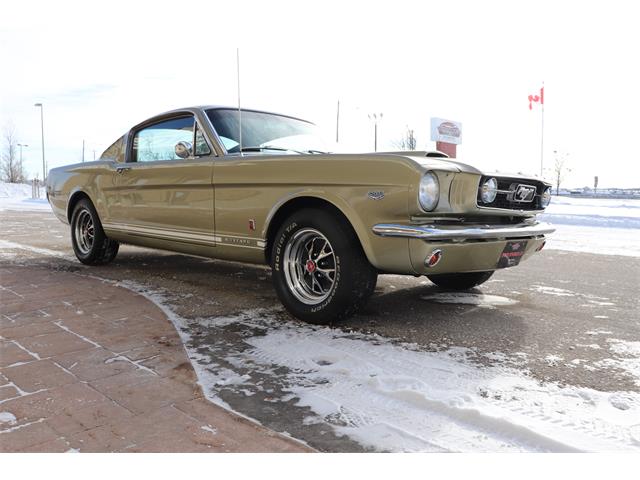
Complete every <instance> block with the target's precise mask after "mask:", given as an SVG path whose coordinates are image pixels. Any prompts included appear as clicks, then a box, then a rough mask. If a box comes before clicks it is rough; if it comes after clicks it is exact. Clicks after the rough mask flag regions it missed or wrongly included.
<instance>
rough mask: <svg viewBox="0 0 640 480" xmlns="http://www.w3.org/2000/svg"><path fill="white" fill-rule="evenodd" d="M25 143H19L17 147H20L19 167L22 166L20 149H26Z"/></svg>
mask: <svg viewBox="0 0 640 480" xmlns="http://www.w3.org/2000/svg"><path fill="white" fill-rule="evenodd" d="M28 146H29V145H27V144H26V143H19V144H18V147H20V165H22V147H28Z"/></svg>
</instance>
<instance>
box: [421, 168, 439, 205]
mask: <svg viewBox="0 0 640 480" xmlns="http://www.w3.org/2000/svg"><path fill="white" fill-rule="evenodd" d="M439 201H440V181H439V180H438V176H437V175H436V174H435V172H433V171H431V170H430V171H428V172H426V173H425V174H424V175H423V176H422V178H421V179H420V187H419V188H418V203H419V204H420V208H422V210H424V211H425V212H432V211H433V210H435V208H436V207H437V206H438V202H439Z"/></svg>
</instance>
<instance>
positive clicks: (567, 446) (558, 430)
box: [0, 241, 640, 452]
mask: <svg viewBox="0 0 640 480" xmlns="http://www.w3.org/2000/svg"><path fill="white" fill-rule="evenodd" d="M4 248H7V249H27V250H31V251H34V252H35V253H48V251H46V250H44V249H35V248H34V247H28V246H22V245H19V244H15V243H12V242H6V241H4V242H2V243H0V251H1V250H3V249H4ZM0 253H2V252H0ZM2 255H4V253H2ZM103 281H107V280H103ZM108 282H110V283H116V284H118V285H120V286H123V287H125V288H128V289H130V290H132V291H135V292H138V293H140V294H142V295H144V296H145V297H146V298H148V299H149V300H151V301H152V302H154V303H155V304H157V305H158V306H159V307H160V308H161V309H162V310H163V311H164V312H165V314H166V315H167V316H168V318H169V319H170V320H171V321H172V322H173V323H174V325H175V327H176V329H177V331H178V333H179V334H180V336H181V339H182V341H183V343H184V345H185V348H186V350H187V353H188V356H189V358H190V360H191V363H192V365H193V367H194V369H195V371H196V374H197V376H198V382H199V384H200V385H201V386H202V389H203V392H204V394H205V395H206V396H207V398H208V399H209V400H211V401H212V402H214V403H216V404H219V405H221V406H224V407H226V408H230V405H229V404H228V403H227V402H225V401H224V400H223V399H222V393H223V392H225V391H226V392H229V391H233V392H236V393H238V392H239V393H243V394H245V395H253V394H255V392H256V391H260V389H262V388H263V387H262V386H261V385H260V383H259V381H257V380H256V379H257V378H260V377H266V376H268V377H269V378H271V379H275V381H276V382H277V383H279V384H281V385H282V387H281V390H280V392H281V393H277V395H279V397H276V398H275V399H274V400H273V401H279V402H287V401H292V402H294V403H295V404H296V405H297V406H299V407H305V408H307V409H309V411H310V414H309V415H308V416H307V418H306V419H305V425H310V424H313V423H320V422H321V423H324V424H327V425H330V426H331V427H332V428H333V429H334V430H335V431H336V432H337V433H338V434H340V435H346V436H347V437H348V438H350V439H352V440H354V441H356V442H359V443H360V444H361V445H363V446H366V447H370V448H373V449H375V450H380V451H431V452H432V451H461V452H482V451H490V452H502V451H512V452H515V451H527V452H539V451H554V452H563V451H599V452H600V451H633V452H640V393H638V392H632V391H620V392H601V391H597V390H593V389H589V388H582V387H575V386H570V385H568V386H562V385H559V384H557V383H554V382H540V381H538V380H536V379H534V378H532V377H531V376H529V375H528V372H527V371H526V370H524V369H523V368H522V363H523V358H524V359H526V354H524V353H519V354H514V356H513V357H509V356H508V355H506V354H504V353H502V352H491V353H487V354H482V355H481V354H478V353H477V352H476V351H475V350H473V349H468V348H461V347H451V348H448V349H440V350H438V349H437V346H433V348H430V349H429V350H425V349H420V348H419V347H418V346H417V345H414V344H407V343H399V342H396V341H393V340H392V339H388V338H383V337H380V336H378V335H371V334H359V333H353V332H345V331H342V330H340V329H332V328H327V327H316V326H311V325H306V324H301V323H299V322H294V321H288V320H286V319H284V318H283V317H282V315H280V314H279V312H278V311H277V310H275V309H271V310H252V311H245V312H241V313H238V314H236V315H232V316H227V317H210V318H197V319H191V320H189V319H186V318H183V317H181V316H179V315H178V314H176V313H175V311H174V310H173V307H172V300H171V297H170V293H169V292H164V291H153V290H149V289H148V288H147V287H144V286H142V285H139V284H135V283H132V282H112V281H108ZM531 288H532V289H534V291H538V292H541V293H543V294H548V295H561V296H565V295H579V294H577V293H576V292H572V291H570V290H567V289H560V288H555V287H554V288H551V287H545V286H544V285H533V286H532V287H531ZM485 297H487V296H479V297H470V296H468V295H466V296H461V297H457V298H454V297H451V296H449V297H446V300H447V301H449V302H450V301H457V302H461V303H469V302H473V303H474V304H477V305H482V304H484V305H491V306H496V305H498V306H502V307H504V308H508V307H509V305H508V304H505V301H504V299H506V300H509V299H508V298H506V297H497V296H494V297H495V298H492V297H491V296H489V299H488V300H487V298H485ZM436 298H437V297H433V296H432V297H431V298H429V300H433V301H437V300H436ZM442 298H444V297H442ZM442 298H440V299H442ZM585 300H586V301H593V302H598V304H610V302H608V301H607V300H609V299H607V298H602V297H594V296H585ZM203 328H205V329H207V340H206V343H204V344H203V343H198V337H197V335H198V334H197V331H198V330H201V329H203ZM224 329H232V330H233V331H237V332H240V334H241V335H240V338H241V340H240V341H239V345H234V348H233V349H231V350H230V349H229V345H227V344H225V345H224V348H221V345H218V344H216V341H217V340H216V339H217V338H222V339H223V340H222V342H226V340H224V336H222V335H216V333H221V332H224V331H226V330H224ZM194 332H196V333H195V334H194ZM587 333H588V334H590V335H593V336H594V337H595V336H597V337H599V338H600V339H602V340H604V342H600V343H601V344H602V345H603V349H605V350H606V351H608V353H609V357H608V358H606V359H605V360H600V361H597V362H594V363H589V362H588V361H587V360H580V362H579V365H576V368H577V367H578V366H580V367H583V368H586V369H588V370H591V371H599V372H601V374H606V372H607V371H608V370H609V369H612V368H616V369H624V370H625V371H626V372H627V374H628V375H630V376H632V378H634V380H635V381H636V383H638V385H640V342H637V341H624V340H621V339H618V338H612V337H610V335H612V333H611V332H610V331H607V330H593V331H589V332H587ZM192 335H193V336H192ZM594 345H595V344H594ZM434 349H435V350H434ZM546 360H547V362H548V363H549V365H550V366H553V365H554V364H557V363H558V362H561V361H563V359H562V358H561V357H557V356H548V357H547V358H546ZM487 361H489V365H487V364H486V363H487ZM221 363H224V364H225V365H226V366H221ZM574 363H576V362H574ZM305 415H306V414H305ZM0 421H2V422H4V423H9V424H11V422H12V421H13V420H12V418H11V417H9V416H8V415H0Z"/></svg>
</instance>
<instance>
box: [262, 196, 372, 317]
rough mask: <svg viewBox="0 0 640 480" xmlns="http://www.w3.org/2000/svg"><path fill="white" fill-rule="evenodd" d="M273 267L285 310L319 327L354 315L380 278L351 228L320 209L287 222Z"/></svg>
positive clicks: (277, 239)
mask: <svg viewBox="0 0 640 480" xmlns="http://www.w3.org/2000/svg"><path fill="white" fill-rule="evenodd" d="M271 267H272V268H273V280H274V286H275V289H276V293H277V294H278V297H279V298H280V301H281V302H282V303H283V305H284V306H285V308H286V309H287V310H288V311H289V312H290V313H291V314H292V315H294V316H296V317H298V318H299V319H301V320H304V321H306V322H310V323H315V324H328V323H332V322H336V321H340V320H342V319H345V318H347V317H349V316H351V315H353V314H354V313H355V312H357V311H358V310H359V309H360V308H361V307H362V306H363V305H364V304H365V303H366V301H367V299H368V298H369V297H370V296H371V294H372V293H373V291H374V289H375V286H376V280H377V277H378V274H377V271H376V269H375V268H373V267H372V266H371V264H370V263H369V261H368V260H367V257H366V256H365V254H364V252H363V251H362V247H361V245H360V242H359V240H358V238H357V236H356V235H355V233H354V232H353V229H352V228H351V226H350V225H349V224H347V223H346V222H345V221H344V220H342V219H339V218H336V217H334V216H333V215H331V214H330V213H329V212H326V211H324V210H318V209H304V210H300V211H298V212H296V213H294V214H293V215H291V216H290V217H289V218H288V219H287V220H286V221H285V222H284V223H283V224H282V226H281V227H280V230H279V231H278V233H277V234H276V237H275V241H274V242H273V247H272V254H271Z"/></svg>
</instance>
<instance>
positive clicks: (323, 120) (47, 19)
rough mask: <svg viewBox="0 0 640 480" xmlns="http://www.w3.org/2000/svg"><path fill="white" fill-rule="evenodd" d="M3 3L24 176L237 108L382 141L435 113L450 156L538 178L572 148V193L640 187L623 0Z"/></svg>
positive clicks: (349, 145)
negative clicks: (134, 129) (188, 115)
mask: <svg viewBox="0 0 640 480" xmlns="http://www.w3.org/2000/svg"><path fill="white" fill-rule="evenodd" d="M93 3H94V2H89V1H86V0H85V1H83V2H70V1H60V0H57V1H55V2H33V1H25V0H20V1H19V2H18V1H11V2H10V3H7V2H4V3H3V7H2V15H1V16H0V58H1V59H2V63H1V65H2V70H1V71H0V127H2V126H4V125H6V124H7V123H9V122H10V123H12V124H13V125H14V126H15V128H16V130H17V132H18V134H19V141H20V142H21V143H26V144H28V145H29V147H28V148H25V149H24V157H25V163H26V166H27V170H28V172H29V174H30V175H31V176H35V175H36V174H39V175H40V176H42V173H41V172H42V157H41V142H40V115H39V110H38V109H37V108H35V107H33V104H34V103H35V102H42V103H43V104H44V122H45V125H44V127H45V145H46V156H47V161H48V166H49V167H50V168H51V167H54V166H59V165H64V164H67V163H74V162H78V161H80V160H81V155H82V141H83V139H84V140H85V142H86V152H85V158H86V159H87V160H91V159H93V151H94V150H95V151H96V155H97V156H99V155H100V153H101V152H102V151H103V150H104V149H105V148H106V147H108V146H109V144H110V143H112V142H113V141H114V140H115V139H117V138H118V137H119V136H120V135H122V134H123V133H124V132H125V131H126V130H128V129H129V128H130V127H131V126H132V125H133V124H135V123H137V122H139V121H142V120H144V119H145V118H147V117H149V116H151V115H154V114H156V113H160V112H162V111H165V110H169V109H173V108H178V107H182V106H188V105H195V104H225V105H236V102H237V91H236V63H235V59H236V48H237V47H239V48H240V54H241V91H242V104H243V106H245V107H247V108H258V109H267V110H273V111H277V112H281V113H287V114H291V115H295V116H299V117H302V118H306V119H309V120H311V121H314V122H315V123H317V124H318V125H320V126H321V127H322V128H323V129H324V130H325V131H326V136H327V137H328V138H329V139H332V138H335V127H336V126H335V117H336V103H337V101H338V100H340V103H341V124H340V139H341V142H340V145H339V147H340V148H342V149H345V150H349V151H354V150H359V151H371V150H373V125H372V124H371V122H370V120H369V119H368V114H369V113H374V112H375V113H381V112H382V113H383V114H384V116H383V120H382V122H381V123H380V124H379V142H378V143H379V150H384V149H392V148H393V142H394V141H397V140H398V139H399V138H400V137H402V134H403V130H404V129H405V127H406V126H409V127H410V128H412V129H414V131H415V133H416V135H417V138H418V147H419V148H427V149H433V148H435V144H434V143H433V142H431V141H430V139H429V119H430V117H434V116H435V117H443V118H448V119H452V120H456V121H460V122H462V128H463V144H462V145H460V146H459V147H458V156H459V158H460V159H461V160H463V161H465V162H467V163H470V164H472V165H475V166H478V167H479V168H483V169H486V170H500V171H512V172H525V173H538V172H539V170H540V120H541V119H540V109H539V107H538V106H536V107H534V110H533V111H529V108H528V100H527V96H528V95H529V94H535V93H538V92H539V89H540V87H541V86H542V82H543V81H544V85H545V129H544V139H545V140H544V143H545V150H544V158H545V167H546V168H549V171H546V172H545V173H546V176H547V177H550V176H551V171H550V170H551V168H552V166H553V159H554V151H558V152H561V153H562V154H567V155H568V159H569V166H570V168H571V169H572V171H571V172H570V173H569V174H568V176H567V180H566V182H565V184H566V186H578V187H582V186H586V185H589V186H592V185H593V177H594V175H598V176H599V177H600V186H602V187H613V186H617V187H640V166H639V163H640V147H639V143H638V140H637V137H638V132H640V120H639V118H640V117H639V112H640V93H639V92H638V88H639V86H640V73H639V71H638V68H637V64H638V60H637V57H638V45H640V29H639V28H638V24H637V19H638V17H637V15H636V12H635V8H634V2H616V1H606V2H604V1H602V2H561V1H558V0H556V1H555V2H544V1H539V0H538V1H532V2H524V1H520V2H513V1H511V2H491V1H481V2H453V1H443V0H439V1H437V2H427V1H421V2H403V1H399V0H394V1H387V2H375V1H369V2H347V1H346V0H343V1H341V2H331V1H328V0H323V1H322V2H320V1H314V2H305V1H303V0H298V1H294V2H274V1H269V2H267V1H265V2H242V1H238V0H234V1H232V2H228V1H227V2H213V1H207V2H192V1H187V0H181V1H172V2H163V1H154V2H133V1H131V2H122V3H120V2H118V1H110V2H99V4H98V3H97V2H96V6H92V4H93Z"/></svg>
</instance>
